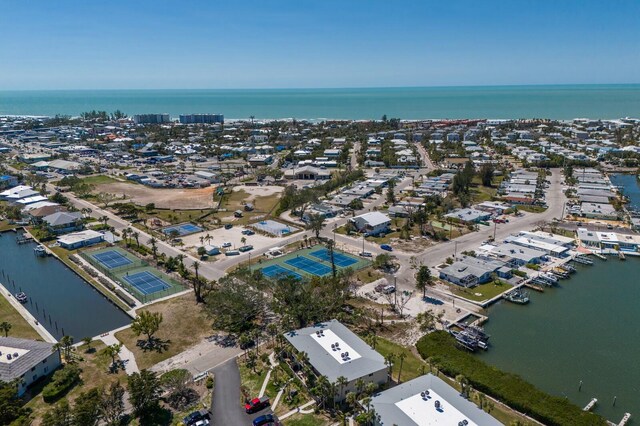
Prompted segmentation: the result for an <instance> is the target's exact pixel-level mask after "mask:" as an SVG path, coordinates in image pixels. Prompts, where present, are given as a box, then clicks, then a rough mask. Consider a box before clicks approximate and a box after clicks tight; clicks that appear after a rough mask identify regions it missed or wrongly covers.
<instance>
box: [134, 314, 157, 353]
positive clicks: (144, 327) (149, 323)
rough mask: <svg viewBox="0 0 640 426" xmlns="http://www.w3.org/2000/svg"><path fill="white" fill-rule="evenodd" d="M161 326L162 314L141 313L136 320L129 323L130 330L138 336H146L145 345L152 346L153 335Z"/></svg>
mask: <svg viewBox="0 0 640 426" xmlns="http://www.w3.org/2000/svg"><path fill="white" fill-rule="evenodd" d="M160 324H162V313H160V312H149V311H141V312H140V313H139V314H138V316H137V317H136V319H134V320H133V322H132V323H131V330H132V331H133V332H134V333H135V334H136V335H137V336H140V335H141V334H144V335H145V336H147V344H149V345H150V346H153V335H154V334H156V332H157V331H158V330H159V329H160Z"/></svg>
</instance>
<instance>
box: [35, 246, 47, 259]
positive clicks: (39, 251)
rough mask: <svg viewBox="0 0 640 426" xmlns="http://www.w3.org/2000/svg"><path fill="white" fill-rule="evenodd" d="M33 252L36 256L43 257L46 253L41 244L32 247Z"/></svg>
mask: <svg viewBox="0 0 640 426" xmlns="http://www.w3.org/2000/svg"><path fill="white" fill-rule="evenodd" d="M33 253H34V254H35V255H36V256H40V257H44V256H46V255H47V249H45V248H44V246H43V245H39V246H36V247H34V248H33Z"/></svg>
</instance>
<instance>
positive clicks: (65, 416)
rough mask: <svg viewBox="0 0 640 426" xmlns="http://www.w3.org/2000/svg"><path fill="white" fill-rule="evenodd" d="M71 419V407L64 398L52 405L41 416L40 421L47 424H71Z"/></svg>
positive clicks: (70, 425)
mask: <svg viewBox="0 0 640 426" xmlns="http://www.w3.org/2000/svg"><path fill="white" fill-rule="evenodd" d="M72 420H73V418H72V416H71V409H70V407H69V403H68V402H67V400H66V399H63V400H62V401H60V402H59V403H57V404H56V405H54V406H53V408H51V409H49V410H48V411H47V412H46V413H44V415H43V416H42V423H43V424H45V425H47V426H72V425H73V423H72Z"/></svg>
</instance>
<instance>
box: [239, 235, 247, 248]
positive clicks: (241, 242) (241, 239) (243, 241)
mask: <svg viewBox="0 0 640 426" xmlns="http://www.w3.org/2000/svg"><path fill="white" fill-rule="evenodd" d="M246 242H247V239H246V238H245V237H242V238H240V244H242V245H243V246H244V244H245V243H246ZM243 250H244V249H243Z"/></svg>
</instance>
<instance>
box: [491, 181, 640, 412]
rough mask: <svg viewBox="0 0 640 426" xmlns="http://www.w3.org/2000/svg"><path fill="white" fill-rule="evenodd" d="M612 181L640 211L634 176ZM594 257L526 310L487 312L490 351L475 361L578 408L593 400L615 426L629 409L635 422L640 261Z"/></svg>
mask: <svg viewBox="0 0 640 426" xmlns="http://www.w3.org/2000/svg"><path fill="white" fill-rule="evenodd" d="M611 180H612V182H613V183H614V185H623V186H624V187H625V189H624V193H625V194H626V195H628V196H630V197H631V198H632V202H634V201H635V202H636V203H637V204H638V205H639V206H640V187H638V183H637V180H636V178H635V176H633V175H627V176H622V177H619V176H616V177H612V179H611ZM592 259H593V261H594V265H593V266H586V265H576V269H578V272H577V273H576V274H573V275H572V277H571V278H570V279H569V280H562V281H560V286H559V287H558V288H552V289H549V290H547V291H545V292H544V293H537V292H535V291H531V292H530V293H531V303H530V304H529V305H526V306H520V305H514V304H510V303H508V302H504V301H503V302H500V303H498V304H496V305H495V306H493V307H491V308H490V311H489V316H490V318H491V319H490V321H488V322H487V323H486V325H485V329H486V331H487V332H488V333H489V334H490V335H491V348H490V349H489V350H488V351H487V352H485V353H482V354H480V355H479V356H480V357H481V358H482V359H483V360H484V361H486V362H488V363H490V364H493V365H495V366H497V367H499V368H501V369H503V370H506V371H510V372H513V373H516V374H519V375H521V376H522V377H523V378H525V379H526V380H528V381H529V382H531V383H533V384H534V385H536V386H537V387H539V388H540V389H542V390H544V391H546V392H549V393H551V394H553V395H558V396H561V397H567V398H568V399H569V400H570V401H572V402H574V403H575V404H576V405H579V406H580V407H584V406H585V405H586V404H587V403H588V402H589V400H590V399H591V398H593V397H595V398H598V404H597V405H596V409H595V410H594V411H595V412H596V413H599V414H601V415H603V416H604V417H606V418H607V419H609V420H611V421H614V422H615V423H617V422H619V421H620V419H621V418H622V416H623V415H624V413H625V412H630V413H631V414H632V416H634V417H635V418H636V421H635V422H634V421H633V419H634V417H632V421H631V422H630V424H631V423H633V424H640V421H638V420H637V419H638V418H639V417H640V363H639V362H638V355H639V354H640V309H639V308H638V302H639V301H640V278H638V277H639V276H640V259H639V258H634V257H631V256H628V257H627V260H626V261H620V260H618V258H617V257H614V256H610V257H609V259H608V260H607V261H601V260H598V259H596V258H593V257H592ZM581 381H582V388H581V390H580V389H579V386H580V382H581ZM614 398H616V403H615V406H614V405H613V401H614Z"/></svg>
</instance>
